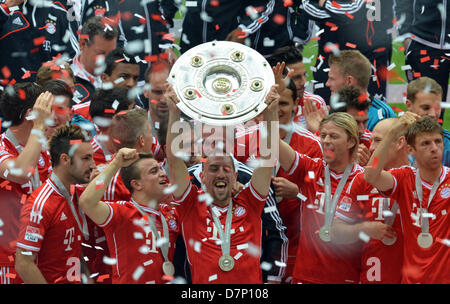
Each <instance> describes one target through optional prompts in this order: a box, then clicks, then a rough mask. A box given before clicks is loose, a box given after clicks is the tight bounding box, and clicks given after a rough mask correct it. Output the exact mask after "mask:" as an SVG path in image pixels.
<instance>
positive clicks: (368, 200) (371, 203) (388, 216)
mask: <svg viewBox="0 0 450 304" xmlns="http://www.w3.org/2000/svg"><path fill="white" fill-rule="evenodd" d="M397 120H398V118H388V119H384V120H382V121H380V122H379V123H378V124H377V125H376V126H375V128H374V129H373V133H372V144H371V146H370V152H371V153H373V152H374V151H375V150H376V148H377V147H378V146H379V145H380V143H381V141H382V140H383V138H384V137H385V136H386V135H387V133H388V132H389V130H390V129H391V127H392V126H393V125H394V123H395V122H396V121H397ZM408 164H409V162H408V144H407V143H406V139H405V136H404V135H403V134H399V135H398V136H397V137H396V138H395V139H394V140H393V141H392V142H391V144H390V147H389V152H388V155H387V160H386V163H385V165H384V170H390V169H392V168H400V167H402V166H407V165H408ZM398 211H399V210H398V203H397V202H396V201H394V200H392V199H389V198H386V197H385V196H383V195H382V194H381V193H379V192H378V191H377V189H376V188H374V187H373V186H371V185H370V184H369V183H367V182H366V181H365V180H364V173H359V174H358V175H357V176H356V177H355V178H354V179H353V181H352V182H351V183H350V184H349V186H348V188H347V190H346V192H345V194H344V195H343V196H342V198H341V200H340V202H339V204H338V208H337V209H336V218H335V220H334V222H333V226H332V230H331V240H332V242H334V243H338V244H339V243H340V244H350V243H355V242H358V241H359V242H361V241H362V240H363V241H364V242H365V244H364V248H363V256H362V259H361V276H360V282H361V283H363V284H373V283H378V284H400V281H401V277H402V265H403V232H402V227H401V223H400V213H399V212H398ZM366 235H367V236H368V237H370V240H368V239H367V236H366Z"/></svg>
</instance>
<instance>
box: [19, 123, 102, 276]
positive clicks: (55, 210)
mask: <svg viewBox="0 0 450 304" xmlns="http://www.w3.org/2000/svg"><path fill="white" fill-rule="evenodd" d="M49 146H50V148H49V151H50V157H51V162H52V166H53V173H52V175H51V176H50V178H48V179H47V180H46V181H45V183H44V184H43V185H42V186H41V187H39V188H38V189H36V190H35V191H34V192H33V193H32V194H31V196H30V197H29V198H28V200H27V201H26V203H25V204H24V205H23V207H22V210H21V228H20V233H19V237H18V241H17V250H16V265H15V266H16V271H17V273H18V274H19V275H20V277H21V278H22V280H23V281H24V282H25V283H34V284H45V283H62V284H69V283H80V282H81V264H82V263H83V260H82V249H81V242H82V241H83V240H86V238H88V237H89V232H88V231H87V224H86V218H85V217H84V214H83V213H82V212H81V211H80V210H79V208H78V193H77V192H78V191H77V190H76V189H75V185H76V184H85V183H88V182H89V180H90V177H91V173H92V171H93V170H94V169H95V168H96V167H95V163H94V159H93V154H94V152H93V151H92V147H91V144H90V143H89V141H88V140H86V139H85V138H84V136H83V134H82V133H81V130H80V129H79V128H77V127H71V126H70V127H69V126H63V127H60V128H59V129H57V130H56V132H55V134H54V135H53V137H52V138H51V140H50V143H49Z"/></svg>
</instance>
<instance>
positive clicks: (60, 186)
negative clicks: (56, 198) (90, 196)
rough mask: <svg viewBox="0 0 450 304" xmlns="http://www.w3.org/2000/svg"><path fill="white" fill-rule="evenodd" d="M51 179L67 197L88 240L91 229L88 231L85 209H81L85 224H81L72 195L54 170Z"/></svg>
mask: <svg viewBox="0 0 450 304" xmlns="http://www.w3.org/2000/svg"><path fill="white" fill-rule="evenodd" d="M50 179H51V180H52V181H53V183H54V184H55V186H56V187H57V188H58V190H59V191H60V192H61V193H62V195H63V196H64V198H65V199H66V201H67V203H68V204H69V207H70V211H72V214H73V217H74V218H75V221H76V222H77V224H78V228H79V229H80V231H81V232H82V233H83V236H84V239H85V240H88V239H89V231H88V226H87V221H86V216H85V215H84V213H83V211H81V210H80V216H81V220H82V221H83V225H81V223H80V219H79V218H78V213H77V211H76V210H75V205H74V204H73V201H72V197H71V196H70V193H69V191H67V189H66V187H65V186H64V184H63V183H62V182H61V180H60V179H59V177H58V176H56V174H55V173H54V172H53V173H52V175H51V177H50ZM75 195H76V194H75Z"/></svg>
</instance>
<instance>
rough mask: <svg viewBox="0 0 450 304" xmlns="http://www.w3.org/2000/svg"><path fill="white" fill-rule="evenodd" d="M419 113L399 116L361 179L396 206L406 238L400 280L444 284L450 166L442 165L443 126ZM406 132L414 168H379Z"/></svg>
mask: <svg viewBox="0 0 450 304" xmlns="http://www.w3.org/2000/svg"><path fill="white" fill-rule="evenodd" d="M419 117H420V116H419V115H417V114H415V113H412V112H406V113H405V114H404V115H403V116H402V117H400V119H399V120H398V121H397V122H396V123H395V124H394V125H393V126H392V128H391V129H390V130H389V132H388V133H387V135H386V136H385V137H384V139H383V141H382V142H381V143H380V145H379V146H378V148H377V149H376V150H375V152H374V153H373V157H372V160H371V161H370V162H369V167H366V170H365V173H364V178H365V179H366V180H367V181H368V182H369V183H370V184H371V185H372V186H374V187H376V188H377V189H378V191H380V192H383V193H384V194H385V195H388V196H389V197H390V198H391V200H396V201H397V203H398V205H399V209H400V215H401V223H402V227H403V238H404V250H403V252H404V255H403V271H402V283H406V284H416V283H429V284H448V283H450V272H449V269H450V263H449V259H448V252H449V251H448V246H447V245H446V243H445V242H446V241H447V240H448V239H449V238H450V229H449V228H450V227H449V223H450V221H449V220H448V210H449V207H450V200H449V195H448V194H449V192H450V188H449V186H448V185H449V182H450V180H449V169H448V168H447V167H445V166H443V165H442V153H443V149H444V148H443V131H442V127H441V126H440V125H439V124H438V123H437V122H436V121H435V120H434V119H432V118H431V117H427V116H426V117H422V118H420V119H419ZM406 130H407V131H406ZM405 131H406V141H407V142H408V145H409V152H410V153H411V154H412V155H413V156H414V157H415V159H416V162H417V168H413V167H410V166H403V167H401V168H397V169H392V170H390V171H385V170H383V168H384V167H385V163H386V161H387V155H388V150H389V147H390V146H391V143H392V142H393V141H394V140H395V138H397V136H398V135H399V134H401V133H402V132H405ZM376 160H377V161H376Z"/></svg>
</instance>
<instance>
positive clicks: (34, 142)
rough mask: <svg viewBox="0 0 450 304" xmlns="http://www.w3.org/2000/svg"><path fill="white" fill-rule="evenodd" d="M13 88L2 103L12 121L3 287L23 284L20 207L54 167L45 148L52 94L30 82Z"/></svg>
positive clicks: (0, 212)
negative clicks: (18, 267) (18, 251)
mask: <svg viewBox="0 0 450 304" xmlns="http://www.w3.org/2000/svg"><path fill="white" fill-rule="evenodd" d="M11 89H12V94H10V93H7V92H5V93H3V95H2V97H1V100H0V108H1V109H2V112H3V113H4V115H5V117H4V118H5V121H6V122H10V126H9V127H8V129H7V130H6V132H4V133H3V134H1V136H0V184H1V187H0V198H1V204H0V219H1V221H2V223H3V225H2V227H1V230H2V232H3V235H2V236H1V238H0V271H1V272H2V275H1V276H0V284H14V283H20V282H21V279H20V277H19V276H18V275H17V273H16V271H15V270H14V263H15V257H14V255H15V254H14V253H15V242H16V240H17V236H18V234H19V226H20V224H19V220H20V208H21V207H22V204H23V203H24V202H25V200H26V199H27V197H28V196H29V195H30V194H31V192H33V190H36V189H37V188H38V187H39V186H40V185H41V183H42V182H44V181H45V180H46V179H47V177H48V174H49V171H50V168H51V165H50V157H49V155H48V153H47V151H46V149H44V150H42V149H43V148H44V147H45V148H46V138H45V137H44V130H45V128H46V125H45V121H46V119H47V118H48V117H50V115H51V109H52V102H53V96H52V94H50V93H48V92H45V93H41V89H40V88H39V86H38V85H36V84H34V83H30V82H27V83H20V84H15V85H14V86H13V87H11ZM31 113H34V114H33V115H31ZM33 116H34V118H32V117H33Z"/></svg>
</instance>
